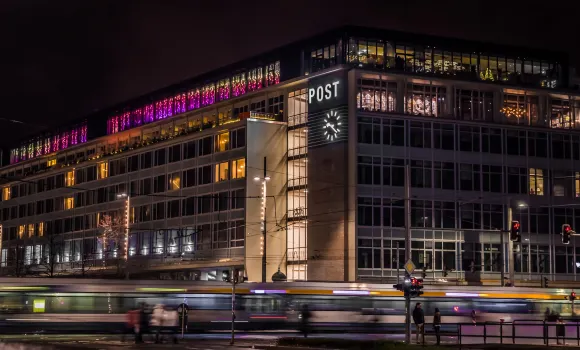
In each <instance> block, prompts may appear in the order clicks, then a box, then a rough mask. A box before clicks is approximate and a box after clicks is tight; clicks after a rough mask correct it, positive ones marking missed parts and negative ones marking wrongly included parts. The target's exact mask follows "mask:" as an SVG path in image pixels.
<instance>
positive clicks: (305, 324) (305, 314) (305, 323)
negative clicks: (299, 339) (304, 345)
mask: <svg viewBox="0 0 580 350" xmlns="http://www.w3.org/2000/svg"><path fill="white" fill-rule="evenodd" d="M300 316H301V319H300V321H301V326H302V327H301V328H302V333H303V334H304V338H306V337H308V331H309V328H310V317H311V316H312V315H311V313H310V310H308V305H306V304H304V305H302V313H301V315H300Z"/></svg>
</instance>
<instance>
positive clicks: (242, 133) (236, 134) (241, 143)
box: [230, 128, 246, 149]
mask: <svg viewBox="0 0 580 350" xmlns="http://www.w3.org/2000/svg"><path fill="white" fill-rule="evenodd" d="M231 138H232V139H231V142H230V143H231V145H232V149H234V148H240V147H245V146H246V128H241V129H236V130H233V131H232V133H231Z"/></svg>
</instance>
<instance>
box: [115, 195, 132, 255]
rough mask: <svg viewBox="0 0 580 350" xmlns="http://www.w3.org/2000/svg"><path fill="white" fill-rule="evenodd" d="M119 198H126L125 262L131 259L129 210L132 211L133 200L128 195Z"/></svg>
mask: <svg viewBox="0 0 580 350" xmlns="http://www.w3.org/2000/svg"><path fill="white" fill-rule="evenodd" d="M117 198H119V199H121V198H125V215H124V220H123V225H124V226H125V238H124V251H123V258H124V259H125V261H127V259H128V258H129V210H130V209H131V203H130V201H131V198H130V196H129V195H128V194H127V193H119V194H118V195H117Z"/></svg>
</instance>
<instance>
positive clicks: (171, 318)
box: [163, 307, 179, 344]
mask: <svg viewBox="0 0 580 350" xmlns="http://www.w3.org/2000/svg"><path fill="white" fill-rule="evenodd" d="M178 321H179V315H178V314H177V310H175V309H173V308H169V307H165V314H164V318H163V329H164V330H165V331H166V332H167V333H169V334H171V336H172V337H173V344H177V325H178Z"/></svg>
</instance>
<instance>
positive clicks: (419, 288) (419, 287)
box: [411, 278, 423, 297]
mask: <svg viewBox="0 0 580 350" xmlns="http://www.w3.org/2000/svg"><path fill="white" fill-rule="evenodd" d="M414 282H415V284H414V285H412V286H411V288H412V294H411V296H413V297H418V296H421V295H422V294H423V279H422V278H415V280H414Z"/></svg>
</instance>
